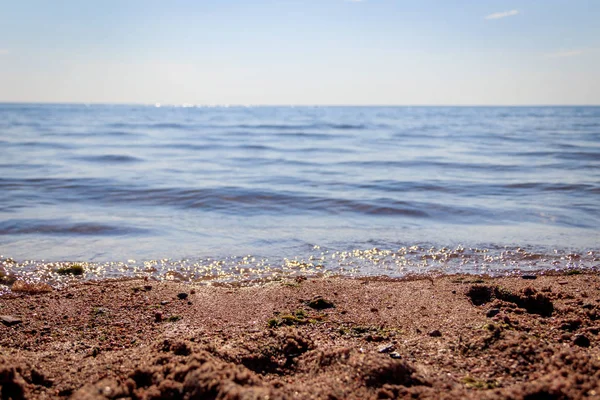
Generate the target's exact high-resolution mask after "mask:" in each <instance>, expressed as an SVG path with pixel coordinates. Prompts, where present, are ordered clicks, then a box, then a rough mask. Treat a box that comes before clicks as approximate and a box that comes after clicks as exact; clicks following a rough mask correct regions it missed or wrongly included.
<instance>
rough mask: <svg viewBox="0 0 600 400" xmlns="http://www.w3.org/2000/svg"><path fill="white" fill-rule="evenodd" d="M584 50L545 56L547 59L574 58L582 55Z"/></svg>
mask: <svg viewBox="0 0 600 400" xmlns="http://www.w3.org/2000/svg"><path fill="white" fill-rule="evenodd" d="M585 52H586V51H585V50H565V51H557V52H556V53H549V54H546V57H549V58H562V57H576V56H580V55H582V54H584V53H585Z"/></svg>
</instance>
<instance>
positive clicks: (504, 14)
mask: <svg viewBox="0 0 600 400" xmlns="http://www.w3.org/2000/svg"><path fill="white" fill-rule="evenodd" d="M518 13H519V10H510V11H503V12H497V13H493V14H490V15H486V16H485V19H500V18H506V17H512V16H513V15H517V14H518Z"/></svg>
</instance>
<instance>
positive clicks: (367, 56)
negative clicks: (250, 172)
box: [0, 0, 600, 105]
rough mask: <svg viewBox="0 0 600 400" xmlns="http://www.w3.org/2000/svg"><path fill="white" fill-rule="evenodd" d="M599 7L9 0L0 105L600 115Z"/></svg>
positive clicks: (1, 32) (308, 0) (0, 40)
mask: <svg viewBox="0 0 600 400" xmlns="http://www.w3.org/2000/svg"><path fill="white" fill-rule="evenodd" d="M599 21H600V1H597V0H589V1H582V0H564V1H557V0H536V1H534V0H513V1H504V0H487V1H486V0H480V1H474V0H471V1H466V0H462V1H461V0H458V1H446V0H443V1H442V0H437V1H433V0H419V1H416V0H414V1H404V0H362V1H357V0H354V1H351V0H270V1H266V0H255V1H250V0H246V1H239V0H205V1H191V0H190V1H182V0H171V1H164V0H102V1H95V2H92V1H81V0H53V1H49V0H36V1H34V0H19V1H16V0H15V1H9V0H0V101H9V102H11V101H15V102H17V101H18V102H21V101H24V102H26V101H34V102H37V101H40V102H83V103H88V102H89V103H97V102H100V103H156V102H160V103H163V104H167V103H175V104H181V103H190V104H364V105H368V104H399V105H404V104H410V105H418V104H425V105H438V104H448V105H480V104H515V105H518V104H600V72H599V71H600V22H599Z"/></svg>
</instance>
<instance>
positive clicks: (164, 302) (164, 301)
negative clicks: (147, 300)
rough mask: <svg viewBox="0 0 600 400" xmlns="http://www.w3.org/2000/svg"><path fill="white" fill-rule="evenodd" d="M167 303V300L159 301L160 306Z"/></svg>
mask: <svg viewBox="0 0 600 400" xmlns="http://www.w3.org/2000/svg"><path fill="white" fill-rule="evenodd" d="M167 304H169V302H168V301H167V300H163V301H161V302H160V305H161V306H166V305H167Z"/></svg>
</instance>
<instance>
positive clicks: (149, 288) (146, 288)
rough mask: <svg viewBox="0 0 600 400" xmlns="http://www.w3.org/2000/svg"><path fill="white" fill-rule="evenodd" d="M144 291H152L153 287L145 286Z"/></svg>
mask: <svg viewBox="0 0 600 400" xmlns="http://www.w3.org/2000/svg"><path fill="white" fill-rule="evenodd" d="M144 290H146V291H148V290H152V285H145V286H144Z"/></svg>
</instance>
